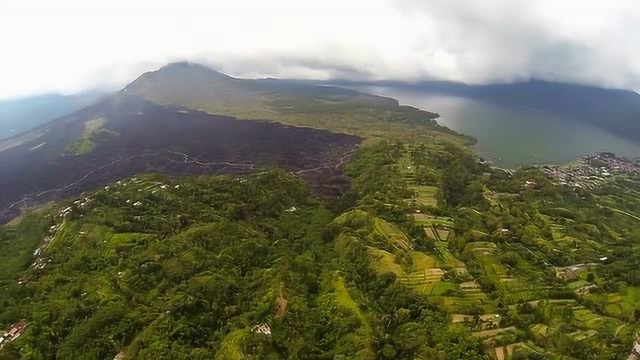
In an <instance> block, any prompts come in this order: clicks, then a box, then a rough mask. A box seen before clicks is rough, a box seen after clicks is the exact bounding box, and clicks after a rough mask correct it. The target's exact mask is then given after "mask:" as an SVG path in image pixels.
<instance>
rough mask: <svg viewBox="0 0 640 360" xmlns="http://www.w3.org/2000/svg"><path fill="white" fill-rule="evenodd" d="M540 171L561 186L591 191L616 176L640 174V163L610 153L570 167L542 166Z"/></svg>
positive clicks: (593, 156) (585, 158) (583, 160)
mask: <svg viewBox="0 0 640 360" xmlns="http://www.w3.org/2000/svg"><path fill="white" fill-rule="evenodd" d="M539 169H540V170H542V171H543V172H544V173H545V174H546V175H547V176H548V177H549V178H550V179H551V180H553V181H555V182H556V183H558V184H559V185H566V186H570V187H573V188H581V189H585V190H590V189H594V188H596V187H599V186H601V185H602V184H604V183H605V182H606V181H607V179H610V178H612V177H615V176H620V175H627V176H635V175H638V174H640V162H639V161H638V160H630V159H626V158H620V157H617V156H616V155H615V154H613V153H609V152H599V153H593V154H590V155H586V156H583V157H581V158H580V159H578V160H576V161H574V162H572V163H570V164H568V165H562V166H557V165H542V166H540V167H539Z"/></svg>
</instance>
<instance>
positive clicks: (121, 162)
mask: <svg viewBox="0 0 640 360" xmlns="http://www.w3.org/2000/svg"><path fill="white" fill-rule="evenodd" d="M97 117H106V118H107V119H108V122H107V123H106V124H105V126H104V128H106V129H108V130H111V131H115V132H117V133H119V135H118V136H111V137H109V138H108V140H104V141H101V142H99V143H98V144H97V145H96V147H95V148H94V150H93V151H92V152H91V153H89V154H86V155H81V156H72V155H64V153H65V149H66V148H67V146H68V145H69V144H70V143H72V142H73V141H74V139H77V138H78V137H79V136H80V135H81V134H82V132H83V131H84V123H85V122H86V121H87V120H90V119H93V118H97ZM40 131H44V135H42V136H40V137H39V138H37V139H34V140H31V141H29V142H27V143H24V144H22V145H20V146H16V147H14V148H11V149H8V150H5V151H2V152H0V223H5V222H7V221H8V220H10V219H11V218H13V217H15V216H16V215H17V214H18V213H19V210H18V209H19V207H21V206H24V205H29V204H33V203H39V202H44V201H49V200H52V199H58V198H62V197H67V196H73V195H77V194H79V193H81V192H83V191H86V190H91V189H95V188H97V187H100V186H104V185H105V184H108V183H111V182H113V181H116V180H118V179H121V178H126V177H130V176H133V175H135V174H139V173H149V172H161V173H166V174H170V175H185V174H218V173H248V172H251V171H255V170H256V169H259V168H264V167H281V168H284V169H286V170H287V171H290V172H292V173H293V174H296V175H298V176H300V177H302V178H304V179H305V180H308V181H309V182H310V183H311V185H312V186H313V187H314V188H315V189H316V190H317V191H318V192H319V193H321V194H323V195H327V196H336V195H339V194H340V193H341V192H343V191H344V189H345V188H346V187H347V186H348V180H347V179H346V178H345V177H344V176H343V175H342V173H341V165H342V163H343V161H344V160H345V159H346V158H347V157H348V156H349V155H350V153H351V152H352V151H353V150H354V148H355V146H356V145H357V144H359V143H360V140H361V139H360V138H358V137H356V136H352V135H345V134H335V133H331V132H328V131H323V130H316V129H310V128H299V127H292V126H286V125H282V124H278V123H273V122H268V121H254V120H251V121H247V120H237V119H235V118H231V117H225V116H216V115H211V114H207V113H205V112H201V111H194V110H184V109H178V108H172V107H165V106H159V105H155V104H152V103H150V102H147V101H144V100H141V99H139V98H133V97H124V96H116V97H114V98H112V99H109V100H107V101H104V102H102V103H100V104H97V105H94V106H92V107H89V108H87V109H84V110H81V111H80V112H77V113H74V114H72V115H70V116H68V117H65V118H63V119H60V120H58V121H56V122H54V123H51V124H50V125H48V126H47V127H46V128H45V129H40ZM42 143H45V144H44V145H42V146H39V147H37V146H38V145H40V144H42ZM35 147H37V148H35ZM34 148H35V149H34Z"/></svg>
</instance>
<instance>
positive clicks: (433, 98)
mask: <svg viewBox="0 0 640 360" xmlns="http://www.w3.org/2000/svg"><path fill="white" fill-rule="evenodd" d="M357 90H360V91H364V92H368V93H371V94H376V95H382V96H388V97H392V98H395V99H398V101H400V103H401V104H405V105H411V106H414V107H417V108H421V109H424V110H429V111H433V112H437V113H439V114H440V118H439V119H438V123H440V124H441V125H444V126H447V127H449V128H450V129H453V130H455V131H457V132H460V133H463V134H467V135H471V136H473V137H475V138H476V139H478V143H477V144H476V145H475V146H473V149H474V150H475V151H477V152H478V153H479V154H481V155H482V156H484V157H486V158H488V159H490V160H491V161H492V162H493V163H494V164H496V165H498V166H502V167H510V168H511V167H518V166H522V165H528V164H562V163H566V162H569V161H572V160H574V159H576V158H577V157H580V156H582V155H586V154H590V153H593V152H596V151H610V152H613V153H615V154H616V155H619V156H625V157H632V158H633V157H640V144H638V143H634V142H631V141H629V140H626V139H623V138H620V137H619V136H616V135H614V134H611V133H609V132H607V131H605V130H602V129H600V128H597V127H595V126H592V125H590V124H585V123H582V122H579V121H576V120H574V119H570V118H566V117H559V116H555V115H553V114H548V113H543V112H541V111H538V110H535V109H529V108H507V107H502V106H497V105H493V104H489V103H485V102H480V101H476V100H471V99H467V98H460V97H453V96H449V95H441V94H434V93H429V92H423V91H412V90H407V89H399V88H393V87H380V86H367V87H358V88H357Z"/></svg>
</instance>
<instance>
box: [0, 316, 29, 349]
mask: <svg viewBox="0 0 640 360" xmlns="http://www.w3.org/2000/svg"><path fill="white" fill-rule="evenodd" d="M27 325H28V324H27V323H26V322H25V321H20V322H18V323H15V324H13V325H12V326H11V327H10V328H8V329H7V330H5V331H3V333H2V335H0V349H2V348H3V347H4V346H5V345H6V344H8V343H10V342H12V341H14V340H16V339H17V338H19V337H20V335H22V333H23V332H24V330H25V329H26V328H27Z"/></svg>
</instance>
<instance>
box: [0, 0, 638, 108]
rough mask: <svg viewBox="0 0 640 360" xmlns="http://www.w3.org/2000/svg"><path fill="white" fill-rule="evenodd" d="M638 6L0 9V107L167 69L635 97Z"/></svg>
mask: <svg viewBox="0 0 640 360" xmlns="http://www.w3.org/2000/svg"><path fill="white" fill-rule="evenodd" d="M637 24H640V2H637V1H636V0H607V1H602V0H581V1H578V0H465V1H457V0H366V1H365V0H323V1H306V0H280V1H278V0H276V1H267V0H228V1H215V0H210V1H206V0H201V1H197V0H57V1H54V0H0V49H2V51H0V98H7V97H14V96H21V95H27V94H32V93H37V92H45V91H62V92H73V91H78V90H81V89H84V88H88V87H94V86H102V85H116V84H118V85H120V84H124V83H126V82H128V81H130V80H132V79H133V78H135V77H136V76H137V75H139V74H140V73H141V72H143V71H146V70H153V69H155V68H158V67H159V66H161V65H164V64H165V63H167V62H170V61H177V60H185V59H186V60H191V61H198V62H203V63H206V64H210V65H212V66H214V67H216V68H217V69H219V70H221V71H224V72H228V73H230V74H232V75H236V76H244V77H255V76H276V77H297V78H300V77H306V78H320V79H323V78H332V77H333V78H335V77H341V78H357V79H394V80H403V81H418V80H425V79H447V80H457V81H464V82H469V83H488V82H507V81H514V80H522V79H528V78H531V77H535V78H541V79H548V80H561V81H571V82H581V83H590V84H597V85H601V86H610V87H621V88H631V89H638V88H640V61H639V59H640V46H639V45H640V28H638V25H637Z"/></svg>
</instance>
